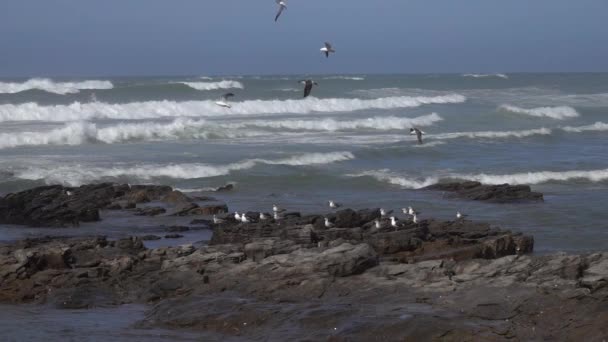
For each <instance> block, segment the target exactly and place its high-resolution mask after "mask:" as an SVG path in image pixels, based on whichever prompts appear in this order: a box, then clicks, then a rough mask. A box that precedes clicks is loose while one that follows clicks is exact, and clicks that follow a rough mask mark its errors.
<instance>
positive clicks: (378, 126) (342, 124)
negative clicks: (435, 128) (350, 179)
mask: <svg viewBox="0 0 608 342" xmlns="http://www.w3.org/2000/svg"><path fill="white" fill-rule="evenodd" d="M441 120H443V118H442V117H441V116H439V115H437V114H436V113H431V114H428V115H423V116H419V117H416V118H398V117H395V116H388V117H373V118H367V119H357V120H336V119H317V120H276V121H263V120H254V121H246V122H241V123H235V124H228V125H226V126H229V127H233V128H242V127H263V128H272V129H285V130H307V131H330V132H334V131H344V130H356V129H374V130H381V131H383V130H386V131H388V130H403V129H407V128H411V127H412V126H430V125H432V124H433V123H435V122H437V121H441Z"/></svg>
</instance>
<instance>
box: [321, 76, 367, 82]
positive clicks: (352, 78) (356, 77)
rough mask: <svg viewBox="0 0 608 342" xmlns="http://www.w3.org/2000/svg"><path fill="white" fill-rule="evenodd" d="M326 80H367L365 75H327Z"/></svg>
mask: <svg viewBox="0 0 608 342" xmlns="http://www.w3.org/2000/svg"><path fill="white" fill-rule="evenodd" d="M323 79H324V80H345V81H365V77H361V76H327V77H323Z"/></svg>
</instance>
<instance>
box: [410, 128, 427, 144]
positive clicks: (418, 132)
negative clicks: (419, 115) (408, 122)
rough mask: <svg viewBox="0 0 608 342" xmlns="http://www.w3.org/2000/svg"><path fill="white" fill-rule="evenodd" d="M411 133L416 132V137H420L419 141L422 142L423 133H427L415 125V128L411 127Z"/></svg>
mask: <svg viewBox="0 0 608 342" xmlns="http://www.w3.org/2000/svg"><path fill="white" fill-rule="evenodd" d="M410 134H416V138H417V139H418V143H419V144H422V135H423V134H426V133H424V132H423V131H421V130H419V129H418V128H416V127H414V128H410Z"/></svg>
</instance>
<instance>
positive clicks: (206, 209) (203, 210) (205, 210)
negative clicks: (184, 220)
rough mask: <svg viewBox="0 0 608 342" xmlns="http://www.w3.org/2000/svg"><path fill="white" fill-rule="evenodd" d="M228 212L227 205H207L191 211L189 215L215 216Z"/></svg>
mask: <svg viewBox="0 0 608 342" xmlns="http://www.w3.org/2000/svg"><path fill="white" fill-rule="evenodd" d="M227 212H228V206H227V205H226V204H216V205H206V206H199V207H197V208H194V209H192V210H190V211H189V212H188V213H189V215H215V214H222V213H227Z"/></svg>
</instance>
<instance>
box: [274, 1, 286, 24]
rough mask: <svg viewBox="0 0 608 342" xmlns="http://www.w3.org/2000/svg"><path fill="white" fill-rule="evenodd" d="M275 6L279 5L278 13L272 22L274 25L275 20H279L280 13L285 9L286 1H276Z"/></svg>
mask: <svg viewBox="0 0 608 342" xmlns="http://www.w3.org/2000/svg"><path fill="white" fill-rule="evenodd" d="M276 2H277V5H279V11H278V12H277V15H276V16H275V17H274V22H275V23H276V22H277V20H279V17H280V16H281V13H283V10H284V9H286V8H287V0H276Z"/></svg>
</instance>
